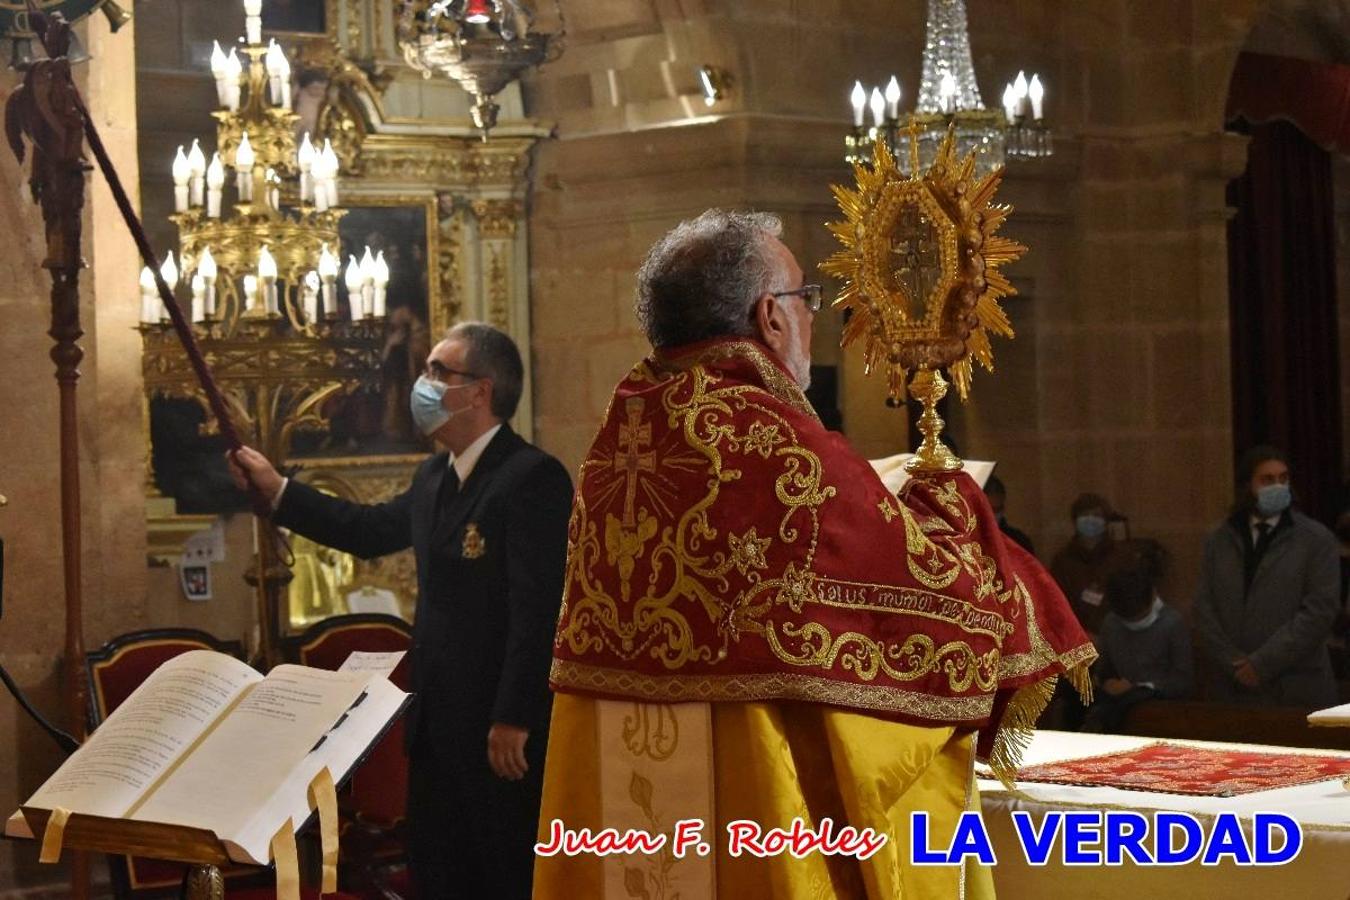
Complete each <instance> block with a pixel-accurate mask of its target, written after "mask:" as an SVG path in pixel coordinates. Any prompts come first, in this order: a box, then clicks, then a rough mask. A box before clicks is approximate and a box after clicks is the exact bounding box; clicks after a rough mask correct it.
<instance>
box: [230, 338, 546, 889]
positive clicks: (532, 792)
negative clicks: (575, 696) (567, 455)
mask: <svg viewBox="0 0 1350 900" xmlns="http://www.w3.org/2000/svg"><path fill="white" fill-rule="evenodd" d="M522 382H523V368H522V364H521V359H520V353H519V351H518V350H517V349H516V346H515V344H514V343H513V342H512V340H511V338H510V337H509V336H507V335H506V334H505V333H504V332H502V331H499V330H498V329H496V328H493V327H492V326H490V325H486V324H483V323H479V322H464V323H460V324H459V325H456V326H455V327H454V328H452V329H450V331H449V332H448V333H447V334H446V336H445V338H444V339H443V340H442V341H441V342H440V343H438V344H437V345H436V346H435V347H433V348H432V350H431V353H430V355H429V356H428V357H427V360H426V368H425V371H424V374H423V375H422V376H421V377H420V378H419V379H418V380H417V382H416V384H415V385H414V386H413V389H412V396H411V400H410V402H411V412H412V417H413V421H414V422H415V423H416V425H417V427H418V429H419V430H420V431H421V432H422V433H423V434H426V435H428V436H430V437H433V438H435V439H436V440H437V441H438V442H439V443H440V444H442V445H444V446H445V447H446V448H447V450H448V452H441V453H438V454H436V455H435V456H432V457H431V458H429V459H427V460H426V461H425V462H423V463H422V464H421V466H419V467H418V469H417V472H416V474H414V475H413V479H412V483H411V485H410V486H409V488H408V489H407V490H406V491H405V492H404V493H402V494H400V495H399V496H398V497H395V498H394V499H393V500H390V501H388V502H387V503H380V504H372V505H363V504H359V503H352V502H350V501H347V500H342V499H339V498H336V497H331V496H328V495H326V494H323V493H320V492H319V491H317V490H315V489H314V488H311V487H309V486H308V485H306V484H304V483H302V482H299V481H293V480H290V479H284V478H282V476H281V475H280V474H278V473H277V471H276V470H275V469H274V468H273V467H272V465H271V464H270V463H269V462H268V461H267V459H266V458H265V457H263V456H262V454H260V453H258V452H256V451H255V450H252V449H250V448H243V449H241V450H240V451H238V453H237V454H236V455H235V456H234V457H233V458H231V459H230V464H231V468H232V469H233V471H234V475H235V480H236V482H237V483H239V484H240V486H241V487H242V486H243V484H244V470H247V472H248V475H249V477H251V479H252V480H253V482H254V483H255V484H257V485H258V487H259V488H261V489H262V491H263V492H264V494H266V495H268V496H269V497H271V498H272V505H273V509H274V510H275V512H274V514H273V517H272V518H273V521H274V522H275V523H276V524H277V525H280V526H283V527H285V528H289V529H291V530H292V531H295V532H298V533H300V534H303V535H305V536H306V537H309V538H311V539H313V540H315V541H318V542H320V543H322V544H326V545H328V546H330V547H336V548H337V549H339V550H344V551H346V552H348V553H353V554H355V555H357V556H359V557H362V558H363V559H369V558H371V557H375V556H382V555H384V554H386V553H395V552H397V551H399V550H403V549H405V548H407V547H409V546H411V547H413V549H414V552H415V554H416V559H417V580H418V598H417V615H416V621H415V622H414V625H413V647H412V653H411V658H410V663H411V672H412V676H411V677H412V685H411V687H412V690H413V692H414V700H413V705H412V707H411V709H410V710H409V713H408V719H407V723H406V728H407V745H406V746H407V751H408V756H409V773H408V774H409V778H408V826H409V827H408V841H407V844H408V851H409V858H410V862H411V869H412V875H413V879H414V881H415V883H416V885H417V888H418V895H419V896H421V897H428V898H433V897H436V898H439V897H498V898H526V897H529V896H530V892H531V873H532V871H533V866H534V852H533V845H534V838H535V828H536V824H537V820H538V816H539V802H540V793H541V790H542V785H543V774H544V750H545V747H546V746H547V744H548V725H549V717H550V711H551V708H552V696H551V694H550V692H549V688H548V670H549V664H550V661H551V658H552V649H553V628H554V624H555V623H556V621H557V618H558V609H559V605H560V602H561V599H562V586H563V568H564V562H565V556H566V550H567V519H568V515H569V512H570V509H571V503H572V482H571V479H570V478H569V477H568V474H567V472H566V470H565V469H564V468H563V466H562V464H561V463H559V462H558V461H557V460H556V459H554V458H553V457H552V456H549V455H548V454H546V453H544V452H543V451H541V450H539V449H538V448H536V447H534V446H532V445H530V444H529V443H527V442H526V441H525V440H524V439H523V438H521V437H520V436H519V435H517V434H516V433H515V432H514V431H513V430H512V429H511V426H510V425H509V424H507V420H508V419H510V418H511V416H512V415H514V414H515V410H516V404H517V403H518V401H519V399H520V395H521V390H522Z"/></svg>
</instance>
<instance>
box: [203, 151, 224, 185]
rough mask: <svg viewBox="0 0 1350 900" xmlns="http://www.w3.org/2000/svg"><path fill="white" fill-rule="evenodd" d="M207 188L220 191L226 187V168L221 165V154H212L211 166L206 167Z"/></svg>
mask: <svg viewBox="0 0 1350 900" xmlns="http://www.w3.org/2000/svg"><path fill="white" fill-rule="evenodd" d="M206 186H207V187H209V188H210V189H211V190H213V191H218V190H220V189H221V188H222V187H224V186H225V167H224V166H223V165H221V163H220V154H219V153H212V154H211V165H209V166H207V167H206Z"/></svg>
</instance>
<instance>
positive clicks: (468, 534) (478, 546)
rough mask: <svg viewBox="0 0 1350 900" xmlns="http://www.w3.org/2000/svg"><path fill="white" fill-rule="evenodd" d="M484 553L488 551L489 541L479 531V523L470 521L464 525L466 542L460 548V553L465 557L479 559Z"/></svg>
mask: <svg viewBox="0 0 1350 900" xmlns="http://www.w3.org/2000/svg"><path fill="white" fill-rule="evenodd" d="M484 553H487V541H486V540H485V539H484V538H483V535H482V534H480V533H479V532H478V523H476V522H470V523H469V524H468V525H466V526H464V544H463V546H462V547H461V548H460V555H461V556H463V557H464V558H465V559H478V558H480V557H481V556H482V555H483V554H484Z"/></svg>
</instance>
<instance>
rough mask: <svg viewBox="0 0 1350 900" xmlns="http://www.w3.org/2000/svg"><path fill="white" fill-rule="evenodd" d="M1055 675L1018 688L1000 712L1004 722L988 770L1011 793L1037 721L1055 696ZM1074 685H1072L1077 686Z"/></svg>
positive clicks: (997, 734) (991, 753) (999, 729)
mask: <svg viewBox="0 0 1350 900" xmlns="http://www.w3.org/2000/svg"><path fill="white" fill-rule="evenodd" d="M1058 680H1059V679H1058V677H1057V676H1054V675H1052V676H1050V677H1049V678H1046V679H1045V680H1044V681H1037V682H1035V683H1034V684H1029V685H1027V686H1025V687H1022V688H1018V689H1017V693H1015V694H1013V696H1012V699H1011V700H1009V701H1008V708H1007V709H1005V710H1004V711H1003V720H1002V721H1001V722H1000V723H999V725H998V731H997V732H996V733H995V734H994V746H993V748H992V749H991V750H990V751H989V762H988V764H989V770H990V771H991V772H993V773H994V777H995V778H997V779H998V780H999V781H1000V782H1002V783H1003V786H1004V787H1005V788H1007V789H1009V790H1012V788H1013V783H1014V781H1015V778H1016V775H1017V767H1018V766H1019V765H1020V764H1021V762H1022V754H1023V753H1025V752H1026V749H1027V747H1028V746H1030V745H1031V738H1032V736H1033V735H1034V734H1035V733H1036V720H1037V719H1039V718H1040V717H1041V713H1043V712H1045V707H1046V706H1048V705H1049V703H1050V698H1051V697H1053V696H1054V695H1055V683H1056V682H1057V681H1058ZM1076 686H1077V685H1075V687H1076Z"/></svg>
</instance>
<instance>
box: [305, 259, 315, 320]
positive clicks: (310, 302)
mask: <svg viewBox="0 0 1350 900" xmlns="http://www.w3.org/2000/svg"><path fill="white" fill-rule="evenodd" d="M303 296H304V301H303V303H302V306H303V307H304V309H305V321H306V322H316V321H318V319H319V273H318V272H315V271H313V270H312V269H311V270H310V271H308V272H306V273H305V287H304V295H303Z"/></svg>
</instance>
